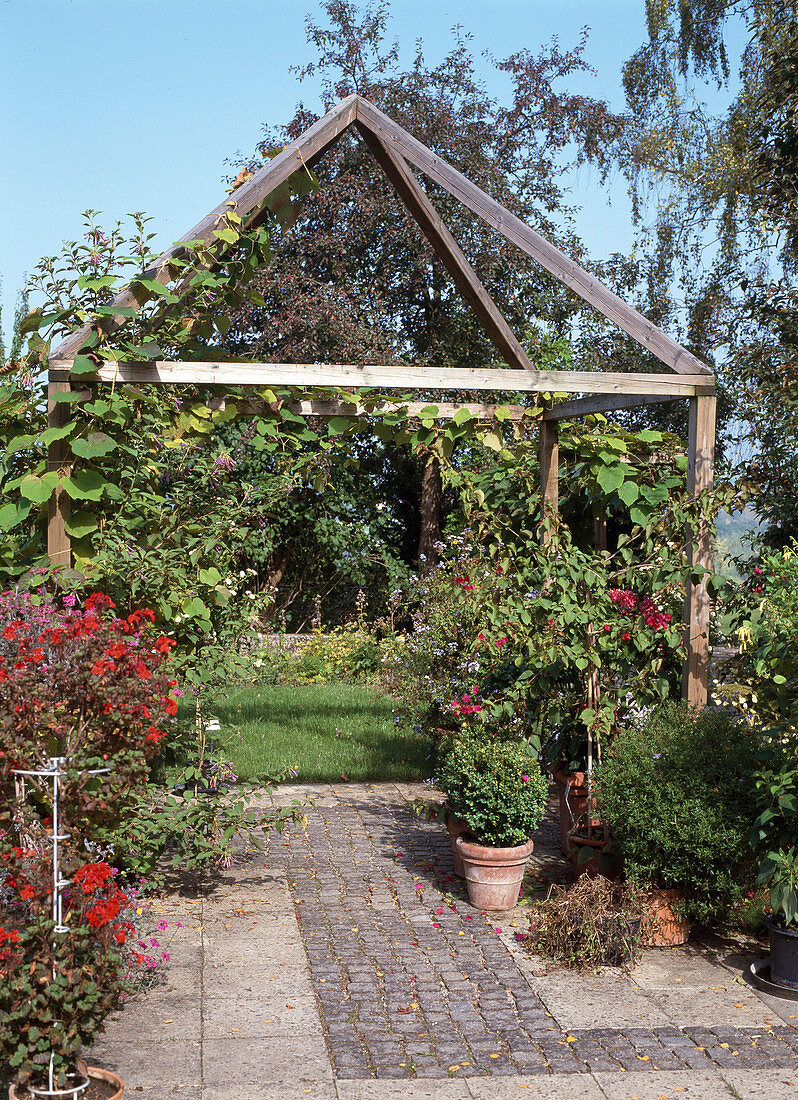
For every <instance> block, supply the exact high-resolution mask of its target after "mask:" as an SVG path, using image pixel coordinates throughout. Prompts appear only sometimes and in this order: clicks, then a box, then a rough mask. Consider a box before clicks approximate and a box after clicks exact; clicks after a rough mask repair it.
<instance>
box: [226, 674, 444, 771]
mask: <svg viewBox="0 0 798 1100" xmlns="http://www.w3.org/2000/svg"><path fill="white" fill-rule="evenodd" d="M393 705H394V704H393V703H392V701H391V699H390V698H388V697H387V696H385V695H378V694H377V692H375V691H374V690H373V689H370V688H367V687H364V686H361V685H357V684H303V685H299V686H295V687H294V686H286V685H278V686H264V687H257V686H241V687H238V688H234V689H232V690H231V691H229V692H227V693H226V694H225V695H224V696H222V697H220V698H219V699H218V700H216V701H215V702H214V704H213V706H212V707H211V708H209V713H213V714H214V715H215V716H216V717H218V719H219V721H220V723H221V727H222V734H223V738H224V741H225V750H224V756H225V757H226V758H227V759H229V760H232V761H234V763H235V766H236V770H237V772H238V774H239V775H240V776H241V778H256V777H259V776H264V775H269V774H273V773H275V772H277V771H279V770H280V769H281V768H284V767H288V766H291V765H295V766H297V767H298V768H299V776H298V781H299V782H306V783H310V782H317V781H323V780H327V781H330V782H340V781H341V777H342V776H346V778H347V779H348V780H350V781H351V782H357V781H366V780H387V779H421V778H425V777H426V776H428V775H429V774H430V770H429V761H428V760H427V754H428V753H429V751H430V750H429V742H428V741H427V740H426V739H425V738H423V737H418V736H417V735H415V734H413V733H412V732H409V731H407V730H405V729H403V728H402V727H401V726H399V725H397V724H395V722H394V717H393V713H392V709H393Z"/></svg>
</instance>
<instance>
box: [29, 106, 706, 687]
mask: <svg viewBox="0 0 798 1100" xmlns="http://www.w3.org/2000/svg"><path fill="white" fill-rule="evenodd" d="M349 130H355V131H356V132H357V133H358V134H359V135H360V136H361V137H362V139H363V140H364V141H365V143H366V145H367V146H368V148H369V150H370V151H371V153H372V154H373V156H374V158H375V160H376V161H377V163H378V164H379V165H380V167H381V168H382V170H383V171H384V173H385V175H386V176H387V177H388V179H389V180H390V182H391V183H392V184H393V187H394V189H395V191H396V193H397V194H398V196H399V198H400V199H401V200H402V202H403V203H404V205H405V206H406V208H407V209H408V211H409V212H410V214H411V215H412V217H413V218H414V219H415V221H416V222H417V223H418V225H419V227H420V228H421V230H422V231H423V233H424V235H425V236H426V238H427V240H428V241H429V243H430V245H431V246H432V248H433V250H434V251H435V253H436V255H437V256H438V258H439V259H440V261H441V262H442V264H443V265H444V267H445V268H446V269H447V271H448V272H449V274H450V276H451V278H452V280H453V281H454V283H455V285H456V286H457V288H458V290H459V291H460V293H461V294H462V296H463V298H464V299H465V300H466V301H467V302H468V303H469V304H470V305H471V307H472V309H473V310H474V312H475V314H476V315H477V317H478V318H479V319H480V321H481V322H482V324H483V325H484V327H485V330H486V332H487V334H488V336H489V337H490V339H491V341H492V342H493V344H494V346H495V347H496V349H497V351H498V353H499V355H500V356H501V357H502V358H503V359H504V360H506V361H507V363H508V365H509V367H510V369H509V370H505V369H499V370H493V369H490V370H488V369H479V370H475V369H473V368H458V367H446V368H431V367H423V368H418V367H415V368H414V367H410V366H403V365H394V366H384V367H378V366H369V367H364V366H360V365H349V364H342V365H335V364H312V365H307V364H269V363H224V362H206V363H199V362H185V363H179V362H174V363H173V362H146V363H141V364H131V363H122V364H114V365H112V366H108V365H100V366H99V367H98V369H97V371H96V372H94V373H93V374H81V376H80V384H81V385H84V384H85V383H87V382H101V381H115V382H116V383H117V384H119V383H125V382H136V383H147V382H154V383H160V384H169V383H186V382H189V383H191V382H194V383H199V384H203V385H204V384H210V385H226V386H231V385H240V384H250V385H262V386H268V385H274V384H284V385H298V386H303V387H308V388H312V387H314V386H331V385H332V386H341V385H344V386H351V385H354V386H359V387H363V386H369V387H374V386H377V387H383V388H386V389H387V388H394V387H398V388H403V389H457V390H473V391H479V390H489V391H490V390H502V389H504V390H507V389H511V390H520V391H526V392H570V393H575V394H585V395H589V396H583V397H577V398H575V399H573V400H569V401H566V402H563V403H561V404H558V405H556V406H553V407H552V408H549V409H547V410H546V411H545V413H544V416H543V419H542V421H541V446H540V449H541V485H542V494H543V501H544V505H547V506H549V507H554V508H556V506H557V500H558V485H557V469H558V442H557V430H558V429H557V425H558V421H559V420H561V419H565V418H569V419H570V418H574V417H578V416H585V415H589V414H591V413H596V412H606V411H611V410H614V409H621V408H631V407H634V406H639V405H645V404H650V403H652V402H658V401H669V400H676V399H678V398H680V397H687V398H688V399H689V402H690V419H689V461H688V484H689V488H690V490H691V491H692V492H695V493H698V492H699V491H701V490H703V489H707V488H711V485H712V477H713V460H714V442H715V379H714V376H713V375H712V373H711V372H710V371H709V369H708V368H707V367H706V365H705V364H704V363H702V362H701V361H700V360H699V359H697V358H696V357H695V356H694V355H693V354H692V353H691V352H689V351H688V350H687V349H686V348H683V347H682V346H681V345H679V344H678V343H677V342H676V341H675V340H673V339H672V338H671V337H670V336H668V335H667V333H665V332H663V331H662V329H660V328H658V327H657V326H656V325H654V324H653V323H652V322H651V321H649V320H648V319H647V318H646V317H644V316H643V315H642V314H641V313H639V312H638V311H637V310H635V309H634V308H633V307H632V306H630V305H628V303H626V302H624V301H623V300H622V299H621V298H619V297H618V296H617V295H616V294H614V293H613V292H612V291H611V290H609V288H607V287H605V286H604V285H603V284H602V283H600V282H599V281H598V279H596V278H595V277H594V276H593V275H590V274H589V273H588V272H587V271H585V270H584V269H583V268H581V267H580V266H579V265H578V264H577V263H575V261H573V260H572V259H571V258H570V257H568V256H567V255H566V254H565V253H564V252H562V251H561V250H560V249H558V248H556V247H555V246H554V245H552V244H551V243H550V242H549V241H547V240H546V239H545V238H544V237H542V236H541V235H540V234H539V233H537V232H536V231H535V230H534V229H532V228H531V227H530V226H528V225H526V224H525V223H524V222H522V221H521V220H520V218H518V217H516V216H515V215H514V214H512V213H511V212H510V211H509V210H507V209H506V208H505V207H503V206H501V204H500V203H498V202H496V200H495V199H492V198H491V197H490V196H489V195H488V194H486V193H485V192H484V191H482V190H481V189H480V188H479V187H477V186H476V184H474V183H472V182H471V181H470V180H468V179H467V178H466V177H465V176H464V175H463V174H462V173H461V172H458V171H457V169H455V168H454V167H453V166H452V165H450V164H448V163H447V162H446V161H445V160H443V159H442V158H441V157H439V156H438V155H437V154H435V153H433V152H432V151H431V150H430V149H428V148H427V147H426V146H424V145H423V144H422V143H421V142H420V141H418V140H417V139H416V138H414V137H413V136H412V135H411V134H409V133H408V132H407V131H406V130H404V129H403V128H402V127H401V126H399V125H398V124H397V123H395V122H394V121H393V120H392V119H390V118H389V117H388V116H387V115H385V114H384V113H383V112H382V111H380V110H379V109H378V108H377V107H375V106H374V104H373V103H370V102H369V101H368V100H366V99H364V98H363V97H362V96H359V95H351V96H348V97H347V98H346V99H344V100H342V101H341V102H340V103H339V104H338V105H337V106H336V107H334V108H333V109H332V110H331V111H329V112H328V113H327V114H326V115H324V117H323V118H321V119H319V120H318V122H316V123H314V125H313V126H311V127H310V128H309V129H308V130H306V131H305V133H304V134H302V135H301V136H300V137H299V138H297V140H296V141H294V142H292V143H291V144H290V145H288V146H286V147H285V149H283V150H282V151H281V152H280V153H278V154H277V155H276V156H275V157H274V158H273V159H272V160H270V161H269V162H268V163H267V164H264V165H263V166H262V167H261V168H260V169H259V170H258V171H257V172H255V173H254V175H252V176H251V177H250V178H249V179H248V180H247V181H246V182H245V183H244V184H242V185H241V186H240V187H239V188H237V189H236V190H235V191H234V192H233V193H232V194H231V195H229V196H228V197H226V198H225V199H224V201H223V202H221V203H220V204H219V205H218V206H217V207H215V208H214V209H213V210H212V211H211V212H210V213H209V214H208V215H207V216H206V217H204V218H203V219H202V220H201V221H200V222H198V223H197V225H196V226H194V227H193V228H192V229H191V230H189V232H188V233H187V234H186V235H185V237H184V240H187V241H202V242H204V243H206V244H208V245H211V244H212V245H213V246H214V248H215V249H216V251H217V254H218V255H219V256H220V259H221V258H222V256H223V254H222V253H221V251H220V245H221V242H219V240H218V239H217V238H216V237H215V236H214V232H215V230H216V229H217V228H218V226H219V223H220V221H221V220H222V219H223V218H224V217H225V215H226V214H228V213H229V212H230V211H231V210H233V211H235V213H236V214H238V216H239V217H240V218H241V219H242V221H243V224H244V227H245V228H251V227H253V226H255V225H257V224H258V222H259V220H261V219H262V217H263V212H264V203H265V200H266V199H267V198H268V196H269V195H270V194H271V193H272V192H273V191H274V190H275V189H276V188H277V187H279V186H280V185H281V184H282V183H284V182H285V181H286V180H288V179H290V177H291V176H292V175H293V174H294V173H295V172H296V171H297V170H299V169H301V168H307V167H312V166H313V165H314V164H315V163H316V162H317V161H318V160H319V159H320V158H321V157H322V156H323V155H324V153H325V152H326V151H327V150H328V149H329V148H331V147H332V146H333V145H334V144H335V143H336V142H337V141H339V140H340V138H341V137H342V135H343V134H345V133H346V132H347V131H349ZM411 165H412V166H414V167H415V168H417V169H419V170H420V171H421V172H423V173H424V174H425V175H426V176H428V177H429V178H430V179H432V180H433V181H434V182H435V183H437V184H438V185H439V186H441V187H442V188H444V190H446V191H448V192H449V194H451V195H453V196H454V197H455V198H457V199H459V200H460V202H462V203H463V204H464V205H465V206H467V207H468V208H469V209H470V210H471V211H473V213H474V214H476V215H477V216H478V217H480V218H481V219H482V220H483V221H485V222H486V223H487V224H488V225H490V226H492V227H493V228H494V229H496V230H497V231H499V232H500V233H502V234H503V235H504V236H505V237H506V238H507V239H508V240H509V241H511V242H512V243H513V244H515V245H516V246H517V247H518V248H519V249H521V251H522V252H525V253H526V254H527V255H528V256H531V257H532V258H533V259H535V260H537V262H538V263H540V264H541V266H542V267H544V268H545V269H546V270H547V271H549V272H550V273H551V274H552V275H554V277H555V278H556V279H558V280H559V281H560V282H561V283H563V284H564V285H565V286H567V287H569V288H570V289H571V290H572V291H573V292H574V293H575V294H577V295H578V296H579V297H581V298H582V299H583V300H584V301H585V302H586V303H587V304H588V305H590V306H592V307H593V308H594V309H596V310H597V311H598V312H599V313H601V314H602V315H603V316H604V317H606V318H607V319H608V320H610V321H612V322H614V323H615V324H616V325H618V327H620V328H621V329H623V330H624V331H625V332H626V333H627V334H628V335H629V336H631V337H632V339H634V340H635V341H637V343H638V344H640V345H641V347H643V348H645V349H646V350H647V351H649V352H650V353H651V354H652V355H654V356H655V357H656V358H658V359H659V360H660V361H661V362H662V363H664V364H665V366H666V367H668V368H669V372H670V373H662V374H643V373H639V372H630V373H612V372H607V371H597V372H579V371H537V370H536V369H535V368H534V365H533V364H532V362H531V361H530V360H529V358H528V356H527V355H526V353H525V352H524V349H523V347H522V346H521V344H520V342H519V341H518V339H517V337H516V336H515V334H514V333H513V332H512V330H511V328H510V326H509V325H508V324H507V321H506V320H505V318H504V317H503V315H502V314H501V312H500V310H499V309H498V307H497V306H496V304H495V302H494V301H493V299H492V298H491V297H490V295H489V294H488V292H487V290H486V289H485V287H484V286H483V284H482V283H481V282H480V280H479V278H478V276H477V274H476V272H475V271H474V269H473V268H472V267H471V265H470V263H469V262H468V260H467V258H466V256H465V255H464V254H463V252H462V250H461V249H460V247H459V245H458V244H457V242H456V241H455V240H454V238H453V237H452V235H451V233H450V232H449V230H448V228H447V227H446V225H445V224H444V223H443V221H442V219H441V217H440V215H439V214H438V212H437V210H436V209H435V207H434V205H433V203H432V202H431V200H430V199H429V197H428V195H427V194H426V192H425V191H424V189H423V188H422V187H421V185H420V184H419V182H418V180H417V179H416V177H415V175H414V173H413V171H412V168H411ZM186 254H187V251H186V249H185V247H184V246H181V245H180V244H176V245H173V246H172V247H171V248H169V249H167V250H166V251H165V252H163V253H162V254H161V255H160V256H159V257H158V258H157V259H156V260H154V261H153V262H152V263H151V264H150V265H149V267H148V268H147V269H146V270H145V271H144V272H143V274H142V276H141V277H142V278H147V279H155V280H157V281H158V282H160V283H161V284H163V285H165V284H167V283H169V282H170V281H171V280H172V279H173V278H175V277H176V274H177V269H176V268H175V267H174V266H173V263H172V261H174V260H176V259H178V258H181V257H185V256H186ZM184 285H185V280H184ZM152 296H153V295H152V293H151V291H149V290H147V288H146V287H144V286H142V285H141V283H138V282H136V281H134V282H133V283H131V284H130V285H129V286H128V287H126V288H125V289H123V290H122V291H120V292H119V293H118V294H117V295H116V296H115V298H114V299H113V301H112V303H111V304H112V305H115V306H118V307H119V308H120V309H122V308H124V309H126V310H130V309H131V308H133V309H138V308H141V307H142V306H143V305H144V304H145V303H146V302H147V301H148V300H149V299H150V298H152ZM125 320H126V317H125V316H124V315H122V314H117V315H115V316H113V317H110V318H108V319H107V321H106V322H105V324H106V328H107V329H108V330H109V331H113V330H114V329H117V328H119V327H121V326H122V325H123V324H124V323H125ZM89 332H90V328H89V327H88V326H85V327H83V328H80V329H78V330H76V331H75V332H73V333H72V334H71V335H70V336H68V337H67V338H66V339H65V340H64V341H63V342H62V343H61V344H60V345H59V347H58V348H57V349H56V350H55V352H54V353H53V354H52V356H51V358H50V361H49V377H48V392H49V397H50V401H49V419H50V422H51V423H53V424H55V423H58V422H59V419H60V417H62V416H63V415H64V408H65V406H64V405H63V404H60V403H56V402H55V401H54V397H55V394H56V393H57V392H59V391H64V390H68V389H69V388H70V380H69V379H70V368H71V361H72V360H73V359H74V357H75V355H76V354H77V353H78V352H79V351H80V350H81V349H82V347H83V344H84V342H85V340H86V339H87V337H88V335H89ZM313 404H314V403H312V402H311V407H312V405H313ZM316 404H317V406H318V408H317V410H316V411H318V412H319V413H320V415H336V414H337V413H338V412H340V411H342V409H344V406H343V403H341V402H331V401H325V402H320V403H316ZM459 407H462V406H457V405H448V404H447V405H445V406H442V407H441V415H442V416H452V415H453V414H454V412H455V411H456V410H457V408H459ZM468 407H469V408H470V409H473V410H474V411H475V412H476V414H477V415H481V416H489V415H490V414H491V413H490V408H489V407H488V406H468ZM345 411H348V412H350V413H351V411H352V410H351V406H350V407H348V408H346V409H345ZM409 411H411V412H412V411H413V409H412V408H411V409H409ZM67 464H68V455H67V453H66V448H65V447H63V445H62V444H61V443H60V441H56V442H55V443H54V444H52V445H51V447H50V451H49V455H48V468H49V469H55V470H63V469H64V468H65V466H66V465H67ZM68 508H69V498H68V497H67V496H66V494H65V493H63V492H60V491H59V490H58V489H57V490H56V493H55V494H54V496H53V498H52V500H51V502H50V518H49V523H48V553H49V554H50V559H51V561H53V562H54V563H61V564H63V563H65V562H69V560H70V540H69V536H68V535H67V533H66V528H65V521H66V518H67V516H68ZM688 543H689V547H690V553H691V558H692V561H693V562H694V564H696V565H701V566H703V567H704V568H706V569H711V564H712V554H711V550H712V547H711V539H710V535H709V531H708V528H706V527H705V528H703V529H702V530H701V531H699V532H697V533H695V534H693V535H690V534H689V533H688ZM685 624H686V630H685V637H686V642H687V649H688V657H687V661H686V662H685V674H684V683H683V693H684V695H685V697H686V698H687V699H688V700H689V701H691V702H694V703H698V704H703V703H705V702H706V699H707V684H708V664H709V646H708V625H709V595H708V592H707V589H706V582H705V581H702V582H701V583H700V584H690V585H689V586H688V592H687V597H686V604H685Z"/></svg>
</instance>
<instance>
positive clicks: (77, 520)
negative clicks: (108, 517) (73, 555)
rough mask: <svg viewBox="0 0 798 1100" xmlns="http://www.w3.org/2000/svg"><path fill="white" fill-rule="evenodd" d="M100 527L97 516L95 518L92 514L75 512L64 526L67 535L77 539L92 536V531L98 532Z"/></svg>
mask: <svg viewBox="0 0 798 1100" xmlns="http://www.w3.org/2000/svg"><path fill="white" fill-rule="evenodd" d="M98 525H99V520H98V518H97V516H93V515H92V514H91V512H73V513H72V514H71V515H70V516H69V517H68V519H67V520H66V522H65V524H64V526H65V527H66V531H67V534H68V535H71V536H72V538H75V539H82V538H84V537H85V536H86V535H90V534H91V532H92V531H96V530H97V527H98Z"/></svg>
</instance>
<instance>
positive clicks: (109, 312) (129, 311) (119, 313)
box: [94, 306, 138, 317]
mask: <svg viewBox="0 0 798 1100" xmlns="http://www.w3.org/2000/svg"><path fill="white" fill-rule="evenodd" d="M94 312H95V313H99V314H101V316H103V317H135V316H136V314H137V313H138V310H137V309H133V307H132V306H95V307H94Z"/></svg>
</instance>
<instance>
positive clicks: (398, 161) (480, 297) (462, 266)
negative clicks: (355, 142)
mask: <svg viewBox="0 0 798 1100" xmlns="http://www.w3.org/2000/svg"><path fill="white" fill-rule="evenodd" d="M356 125H357V128H358V131H359V132H360V134H361V136H362V138H363V140H364V141H365V143H366V145H367V146H368V148H369V149H370V151H371V153H372V155H373V157H374V159H375V160H376V161H377V163H378V164H379V166H380V167H381V168H382V170H383V172H385V175H386V176H387V177H388V179H389V180H390V181H391V183H392V184H393V186H394V189H395V190H396V193H397V194H398V195H399V197H400V198H401V200H402V202H403V203H404V204H405V206H406V207H407V209H408V211H409V212H410V214H411V215H412V216H413V218H415V220H416V222H417V223H418V225H419V226H420V228H421V231H422V232H423V234H424V236H425V237H426V238H427V240H428V241H429V243H430V244H431V245H432V248H433V250H434V252H435V255H436V256H437V257H438V259H439V260H440V261H441V263H442V264H443V266H444V267H445V268H446V270H447V271H448V272H449V274H450V275H451V277H452V281H453V282H454V284H455V286H456V287H457V289H458V290H459V291H460V293H461V294H462V296H463V298H465V300H466V302H468V304H469V305H470V306H471V308H472V309H473V311H474V313H475V314H476V315H477V317H479V319H480V321H481V322H482V324H483V325H484V326H485V330H486V332H487V334H488V336H489V337H490V338H491V340H492V342H493V344H494V346H495V347H496V349H497V351H498V352H499V353H500V354H501V355H502V356H504V358H505V359H506V360H507V362H508V363H509V364H510V366H516V367H520V368H521V369H522V370H533V369H534V368H533V366H532V363H531V362H530V361H529V359H528V358H527V355H526V352H525V351H524V349H523V348H522V347H521V344H520V343H519V341H518V339H517V337H516V335H515V333H514V332H513V330H512V329H511V328H510V326H509V325H508V324H507V321H506V320H505V318H504V316H503V314H502V313H501V311H500V310H499V308H498V306H497V305H496V303H495V302H494V301H493V299H492V298H491V296H490V294H488V292H487V290H486V289H485V287H484V286H483V284H482V283H481V282H480V280H479V277H478V275H477V273H476V271H474V269H473V267H472V266H471V264H470V263H469V262H468V260H467V258H466V256H465V254H464V252H463V251H462V249H461V248H460V246H459V245H458V243H457V241H456V240H455V239H454V237H453V236H452V234H451V233H450V232H449V230H448V228H447V227H446V225H445V223H444V221H443V219H442V218H441V216H440V214H439V213H438V211H437V210H436V209H435V207H434V205H433V203H432V201H431V199H430V198H429V196H428V195H427V193H426V192H425V191H424V189H423V188H422V186H421V185H420V183H419V182H418V180H417V179H416V177H415V176H414V175H413V173H412V171H411V170H410V168H409V166H408V165H407V162H406V161H405V160H404V159H403V158H402V157H400V156H398V155H397V154H396V153H395V152H394V151H393V150H392V149H390V148H389V147H388V146H387V145H386V144H385V142H384V141H383V140H382V139H381V138H380V137H379V136H378V135H377V134H375V133H373V131H372V130H370V129H369V128H368V127H366V126H362V125H361V124H360V123H357V124H356Z"/></svg>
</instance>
